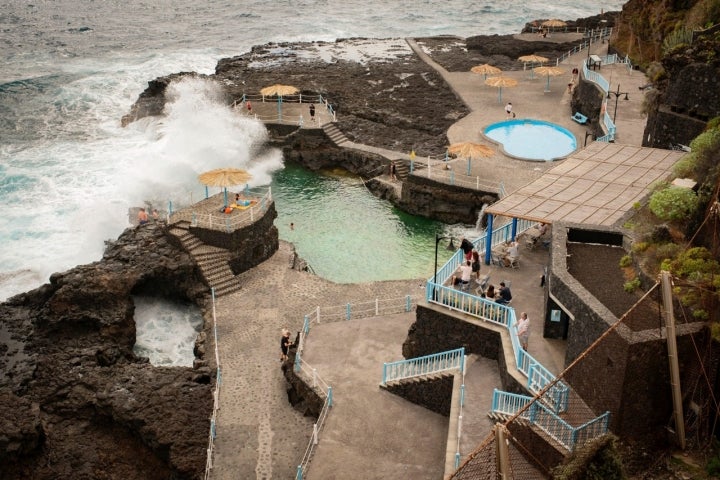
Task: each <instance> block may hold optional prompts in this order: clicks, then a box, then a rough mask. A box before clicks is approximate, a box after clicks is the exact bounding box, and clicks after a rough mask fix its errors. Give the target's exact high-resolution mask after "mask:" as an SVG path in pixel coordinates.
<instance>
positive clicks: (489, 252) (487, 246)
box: [485, 214, 493, 265]
mask: <svg viewBox="0 0 720 480" xmlns="http://www.w3.org/2000/svg"><path fill="white" fill-rule="evenodd" d="M485 231H486V232H487V234H486V237H485V265H490V256H491V255H492V231H493V215H492V214H488V216H487V229H486V230H485Z"/></svg>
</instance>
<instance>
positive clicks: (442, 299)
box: [425, 220, 570, 413]
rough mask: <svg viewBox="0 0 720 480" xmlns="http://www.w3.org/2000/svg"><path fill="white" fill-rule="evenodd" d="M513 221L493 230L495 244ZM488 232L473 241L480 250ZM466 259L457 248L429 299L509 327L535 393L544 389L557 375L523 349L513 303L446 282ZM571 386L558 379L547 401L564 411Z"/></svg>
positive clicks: (521, 225)
mask: <svg viewBox="0 0 720 480" xmlns="http://www.w3.org/2000/svg"><path fill="white" fill-rule="evenodd" d="M534 223H535V222H531V221H528V220H518V221H517V223H516V224H515V228H516V233H520V232H523V231H525V230H527V229H528V228H530V227H531V226H532V225H533V224H534ZM512 228H513V224H512V223H508V224H506V225H503V226H502V227H499V228H497V229H495V230H493V231H492V235H491V236H490V238H491V242H492V245H491V247H492V246H493V245H496V244H498V243H502V242H505V241H507V240H510V239H511V238H512ZM486 238H487V235H481V236H480V237H479V238H477V239H476V240H475V241H474V242H473V246H475V247H476V248H477V249H478V250H479V251H482V250H483V249H484V248H485V241H486ZM462 261H463V253H462V250H459V249H458V251H457V252H455V255H453V256H452V257H451V258H450V259H449V260H448V261H447V263H446V264H445V265H443V266H442V268H440V269H439V270H438V272H437V275H436V278H437V282H435V277H433V278H431V279H429V280H428V282H427V286H426V289H425V300H426V301H427V302H428V303H435V304H438V305H442V306H444V307H446V308H449V309H451V310H457V311H461V312H463V313H466V314H468V315H471V316H474V317H477V318H480V319H482V320H483V321H486V322H492V323H495V324H497V325H501V326H503V327H505V328H507V329H508V334H509V335H510V341H511V343H512V346H513V352H514V354H515V361H516V367H517V369H518V370H519V371H520V372H521V373H522V374H523V375H525V376H526V377H527V379H528V381H527V385H526V386H527V388H528V391H530V392H532V393H538V392H540V391H542V390H543V389H544V388H545V387H546V386H547V385H549V384H551V383H553V382H555V376H554V375H553V374H552V373H550V371H549V370H548V369H546V368H545V367H544V366H542V365H541V364H540V362H538V361H537V360H536V359H535V358H533V356H532V355H530V354H529V353H528V352H527V351H525V350H523V349H522V347H521V346H520V340H519V338H518V336H517V331H516V329H515V324H516V316H515V310H514V309H513V308H512V307H509V306H506V305H501V304H499V303H496V302H494V301H493V300H489V299H487V298H483V297H479V296H477V295H474V294H472V293H469V292H463V291H461V290H457V289H455V288H454V287H452V286H446V285H444V283H445V282H446V281H447V280H448V279H449V278H450V277H451V276H452V275H453V274H454V273H455V271H456V270H457V267H458V266H459V265H460V263H461V262H462ZM569 396H570V388H569V387H568V386H567V385H566V384H565V383H564V382H560V381H558V382H557V383H556V384H555V385H554V386H553V387H552V388H550V389H549V390H548V392H546V393H545V395H543V398H542V400H543V402H544V403H545V404H546V405H548V406H549V407H550V408H552V409H553V410H554V411H555V412H557V413H560V412H564V411H566V410H567V407H568V400H569Z"/></svg>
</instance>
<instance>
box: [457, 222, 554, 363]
mask: <svg viewBox="0 0 720 480" xmlns="http://www.w3.org/2000/svg"><path fill="white" fill-rule="evenodd" d="M538 229H539V232H541V234H542V235H544V234H545V232H546V231H547V225H545V224H540V225H539V226H538ZM518 247H519V243H518V242H517V241H514V242H511V243H510V245H509V247H508V250H507V255H506V258H515V259H517V257H518V256H519V253H518ZM460 249H461V250H462V251H463V256H464V257H463V258H464V261H463V262H462V263H461V265H460V266H459V267H458V270H457V273H456V275H454V276H453V279H452V284H453V285H454V286H459V287H460V288H461V289H462V290H467V289H468V287H469V285H470V282H472V280H473V276H475V281H476V282H477V283H478V284H481V281H480V255H479V253H478V251H477V250H476V249H475V248H474V246H473V244H472V242H470V241H469V240H468V239H466V238H462V239H461V240H460ZM477 293H478V294H479V295H480V297H482V298H486V299H489V300H493V301H495V302H496V303H499V304H501V305H508V304H509V303H510V302H511V301H512V298H513V297H512V292H511V291H510V286H509V285H507V283H506V282H505V281H502V282H500V285H499V287H498V288H497V289H496V288H495V285H493V284H490V285H488V286H487V289H485V290H484V291H483V290H482V284H481V287H480V288H478V289H477ZM514 327H515V328H516V331H517V335H518V339H519V340H520V345H521V346H522V348H523V350H527V348H528V339H529V337H530V320H529V319H528V315H527V313H526V312H522V313H521V314H520V317H519V319H518V321H517V322H516V324H515V325H514Z"/></svg>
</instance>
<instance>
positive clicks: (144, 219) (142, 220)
mask: <svg viewBox="0 0 720 480" xmlns="http://www.w3.org/2000/svg"><path fill="white" fill-rule="evenodd" d="M146 223H148V214H147V212H146V211H145V209H144V208H140V210H138V224H139V225H145V224H146Z"/></svg>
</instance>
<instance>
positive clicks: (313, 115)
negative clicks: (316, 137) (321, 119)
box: [310, 103, 315, 122]
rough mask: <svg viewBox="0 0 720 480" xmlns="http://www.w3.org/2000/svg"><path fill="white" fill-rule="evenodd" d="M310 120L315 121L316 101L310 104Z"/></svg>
mask: <svg viewBox="0 0 720 480" xmlns="http://www.w3.org/2000/svg"><path fill="white" fill-rule="evenodd" d="M310 121H311V122H314V121H315V104H314V103H311V104H310Z"/></svg>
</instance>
